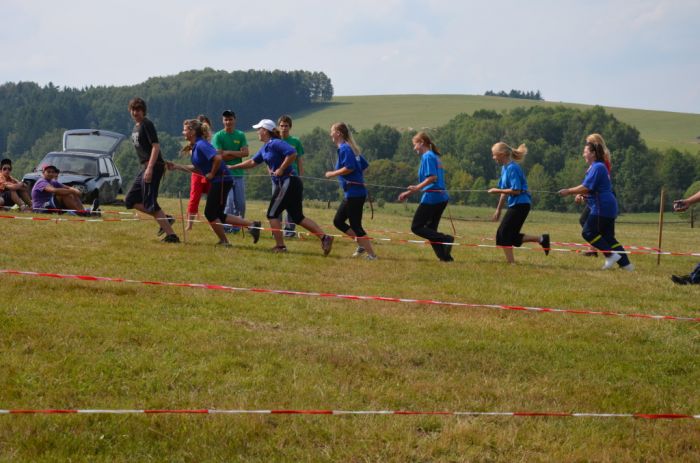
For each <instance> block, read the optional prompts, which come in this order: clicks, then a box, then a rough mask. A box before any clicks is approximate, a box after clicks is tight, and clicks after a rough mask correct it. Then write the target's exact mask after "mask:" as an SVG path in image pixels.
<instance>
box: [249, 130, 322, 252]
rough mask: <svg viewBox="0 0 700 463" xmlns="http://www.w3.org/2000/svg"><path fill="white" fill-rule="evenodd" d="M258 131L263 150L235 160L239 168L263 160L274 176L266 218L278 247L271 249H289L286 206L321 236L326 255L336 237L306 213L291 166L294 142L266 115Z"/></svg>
mask: <svg viewBox="0 0 700 463" xmlns="http://www.w3.org/2000/svg"><path fill="white" fill-rule="evenodd" d="M253 128H254V129H256V130H257V131H258V139H260V141H261V142H262V143H263V145H262V147H261V148H260V150H259V151H258V152H257V153H256V154H255V156H253V157H252V158H251V159H248V160H246V161H243V162H241V163H240V164H236V169H251V168H253V167H255V166H257V165H259V164H262V163H263V162H264V163H265V164H266V165H267V169H268V171H269V172H270V177H271V178H272V183H273V185H274V186H273V191H272V199H270V205H269V206H268V208H267V218H268V220H269V221H270V226H271V227H272V236H273V237H274V238H275V247H273V248H272V252H287V246H286V245H285V244H284V230H283V228H282V212H284V211H285V210H286V211H287V212H288V214H289V217H291V219H292V222H294V223H295V224H297V225H301V226H302V227H304V228H306V229H307V230H309V231H310V232H311V233H312V234H314V235H316V236H317V237H318V239H320V240H321V249H322V250H323V255H324V256H327V255H328V254H329V253H330V252H331V247H332V246H333V237H332V236H331V235H326V234H325V233H324V232H323V230H322V229H321V227H319V226H318V225H317V224H316V222H314V221H313V220H311V219H310V218H308V217H304V209H303V206H302V201H303V195H304V184H303V183H302V182H301V179H300V178H299V177H298V176H297V175H296V172H295V171H294V169H293V168H292V163H293V162H294V160H295V159H296V157H297V152H296V150H295V149H294V147H293V146H292V145H290V144H289V143H286V142H284V141H282V140H281V139H280V132H279V130H278V129H277V124H275V123H274V122H273V121H272V120H270V119H263V120H261V121H260V122H259V123H257V124H255V125H254V126H253Z"/></svg>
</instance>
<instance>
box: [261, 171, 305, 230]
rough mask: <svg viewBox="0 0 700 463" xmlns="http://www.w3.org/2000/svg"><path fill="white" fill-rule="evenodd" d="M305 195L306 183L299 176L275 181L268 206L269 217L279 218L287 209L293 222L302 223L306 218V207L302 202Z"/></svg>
mask: <svg viewBox="0 0 700 463" xmlns="http://www.w3.org/2000/svg"><path fill="white" fill-rule="evenodd" d="M303 197H304V184H303V183H302V182H301V179H300V178H299V177H287V178H285V179H282V180H281V181H280V182H279V183H275V186H274V188H273V190H272V199H271V200H270V206H269V207H268V208H267V218H268V219H279V218H280V217H281V215H282V211H287V214H288V215H289V218H290V219H291V221H292V222H294V223H300V222H301V221H302V220H304V209H303V207H302V204H301V203H302V200H303Z"/></svg>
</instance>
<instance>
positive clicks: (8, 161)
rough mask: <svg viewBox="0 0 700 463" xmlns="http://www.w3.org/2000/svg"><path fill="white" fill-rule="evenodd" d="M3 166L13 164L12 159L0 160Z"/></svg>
mask: <svg viewBox="0 0 700 463" xmlns="http://www.w3.org/2000/svg"><path fill="white" fill-rule="evenodd" d="M2 166H12V161H11V160H10V158H5V159H3V160H2V161H0V167H2Z"/></svg>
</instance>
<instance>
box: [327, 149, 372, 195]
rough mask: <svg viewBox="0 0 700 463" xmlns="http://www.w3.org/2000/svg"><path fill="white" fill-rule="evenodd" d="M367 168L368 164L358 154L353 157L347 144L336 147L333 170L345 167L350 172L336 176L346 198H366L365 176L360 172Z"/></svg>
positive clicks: (353, 154) (352, 152) (353, 153)
mask: <svg viewBox="0 0 700 463" xmlns="http://www.w3.org/2000/svg"><path fill="white" fill-rule="evenodd" d="M368 166H369V164H368V163H367V161H366V160H365V158H363V157H362V156H360V155H359V154H358V155H355V152H354V151H353V150H352V148H351V147H350V145H348V144H347V143H342V144H341V145H340V146H339V147H338V160H337V161H336V163H335V169H336V170H338V169H342V168H343V167H346V168H348V169H351V170H352V172H350V173H349V174H345V175H339V176H338V182H339V183H340V187H341V188H342V189H343V191H344V196H345V197H346V198H364V197H365V196H367V188H366V187H365V176H364V175H363V173H362V171H363V170H365V169H366V168H367V167H368Z"/></svg>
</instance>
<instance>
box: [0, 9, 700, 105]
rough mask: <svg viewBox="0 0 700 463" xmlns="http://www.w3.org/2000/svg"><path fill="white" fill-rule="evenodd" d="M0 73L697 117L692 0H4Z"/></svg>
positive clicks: (74, 83)
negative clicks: (183, 76) (215, 74)
mask: <svg viewBox="0 0 700 463" xmlns="http://www.w3.org/2000/svg"><path fill="white" fill-rule="evenodd" d="M2 6H3V19H4V21H3V27H2V28H0V49H1V50H2V51H3V57H2V60H0V82H8V81H9V82H17V81H34V82H38V83H39V84H42V85H44V84H46V83H48V82H53V83H54V84H55V85H59V86H69V87H78V88H80V87H83V86H86V85H126V84H134V83H138V82H142V81H144V80H145V79H147V78H149V77H153V76H162V75H172V74H176V73H178V72H180V71H184V70H190V69H203V68H205V67H210V68H214V69H224V70H227V71H232V70H237V69H244V70H245V69H270V70H271V69H282V70H292V69H305V70H309V71H323V72H325V73H326V74H327V75H328V76H329V77H330V78H331V80H332V82H333V85H334V87H335V93H336V95H378V94H404V93H422V94H432V93H440V94H476V95H480V94H483V93H484V92H485V91H486V90H495V91H499V90H506V91H508V90H510V89H512V88H514V89H519V90H540V91H541V92H542V94H543V96H544V97H545V99H547V100H550V101H566V102H576V103H586V104H601V105H606V106H619V107H630V108H643V109H658V110H666V111H679V112H691V113H700V60H699V59H698V58H697V56H698V51H699V50H700V27H698V24H700V22H699V20H698V18H700V1H698V0H674V1H669V0H656V1H647V0H592V1H591V0H589V1H568V0H562V1H544V0H531V1H527V2H523V1H498V0H493V1H478V2H474V1H447V0H423V1H421V0H356V1H353V0H345V1H343V2H337V1H334V0H327V1H318V0H287V1H278V0H267V1H264V2H241V1H237V0H208V1H204V2H192V1H188V2H186V1H181V0H169V1H161V0H152V1H148V0H141V1H133V0H120V1H111V0H108V1H101V2H95V1H84V0H75V1H64V0H52V1H44V0H3V1H2Z"/></svg>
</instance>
